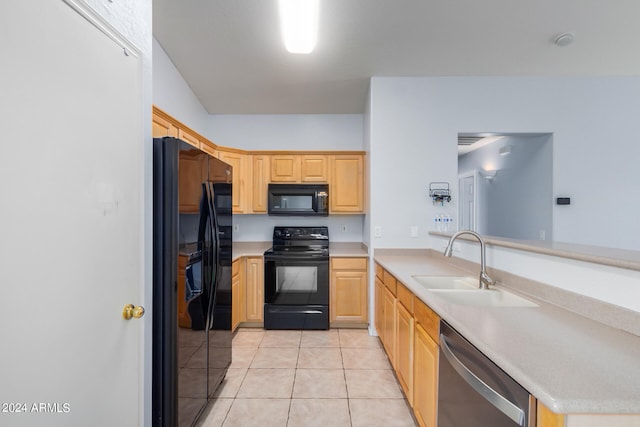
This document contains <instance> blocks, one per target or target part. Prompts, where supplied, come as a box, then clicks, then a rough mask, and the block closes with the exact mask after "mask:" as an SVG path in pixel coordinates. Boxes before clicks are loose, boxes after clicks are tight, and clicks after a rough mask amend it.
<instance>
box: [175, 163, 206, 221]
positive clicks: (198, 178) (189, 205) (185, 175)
mask: <svg viewBox="0 0 640 427" xmlns="http://www.w3.org/2000/svg"><path fill="white" fill-rule="evenodd" d="M206 165H207V162H206V154H204V153H203V152H202V151H200V150H183V151H180V157H179V159H178V190H179V195H178V210H179V211H180V213H197V212H199V211H200V199H201V198H202V186H201V184H202V183H203V182H204V181H205V180H206V177H207V170H206Z"/></svg>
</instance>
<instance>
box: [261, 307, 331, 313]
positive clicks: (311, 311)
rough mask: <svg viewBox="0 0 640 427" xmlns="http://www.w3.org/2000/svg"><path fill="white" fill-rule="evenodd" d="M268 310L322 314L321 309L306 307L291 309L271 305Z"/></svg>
mask: <svg viewBox="0 0 640 427" xmlns="http://www.w3.org/2000/svg"><path fill="white" fill-rule="evenodd" d="M269 311H270V312H271V313H296V314H322V311H321V310H312V309H307V308H305V309H301V310H300V309H295V310H291V309H280V308H276V307H273V306H271V308H270V309H269Z"/></svg>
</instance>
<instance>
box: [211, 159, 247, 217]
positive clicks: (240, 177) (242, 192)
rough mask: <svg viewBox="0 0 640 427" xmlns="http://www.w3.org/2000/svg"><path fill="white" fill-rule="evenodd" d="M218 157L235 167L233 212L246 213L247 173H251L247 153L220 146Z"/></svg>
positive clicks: (232, 196)
mask: <svg viewBox="0 0 640 427" xmlns="http://www.w3.org/2000/svg"><path fill="white" fill-rule="evenodd" d="M218 158H219V159H220V160H222V161H223V162H225V163H227V164H229V165H231V166H232V167H233V186H232V195H231V198H232V204H233V213H245V211H246V210H247V207H246V204H247V199H248V198H247V197H246V192H247V186H246V181H247V179H246V178H247V177H246V175H247V174H248V173H249V172H248V169H247V155H246V154H243V153H238V152H235V151H226V150H223V149H220V148H219V150H218ZM249 176H250V175H249Z"/></svg>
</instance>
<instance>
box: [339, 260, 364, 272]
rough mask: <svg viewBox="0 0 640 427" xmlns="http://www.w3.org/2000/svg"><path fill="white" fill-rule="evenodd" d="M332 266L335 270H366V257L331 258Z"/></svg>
mask: <svg viewBox="0 0 640 427" xmlns="http://www.w3.org/2000/svg"><path fill="white" fill-rule="evenodd" d="M331 268H332V269H334V270H366V269H367V259H366V258H331Z"/></svg>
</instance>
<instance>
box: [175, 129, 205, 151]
mask: <svg viewBox="0 0 640 427" xmlns="http://www.w3.org/2000/svg"><path fill="white" fill-rule="evenodd" d="M178 139H181V140H183V141H184V142H187V143H189V144H191V145H193V146H194V147H196V148H200V139H199V138H198V137H197V136H195V135H194V134H192V133H191V132H189V131H188V130H185V129H178Z"/></svg>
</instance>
